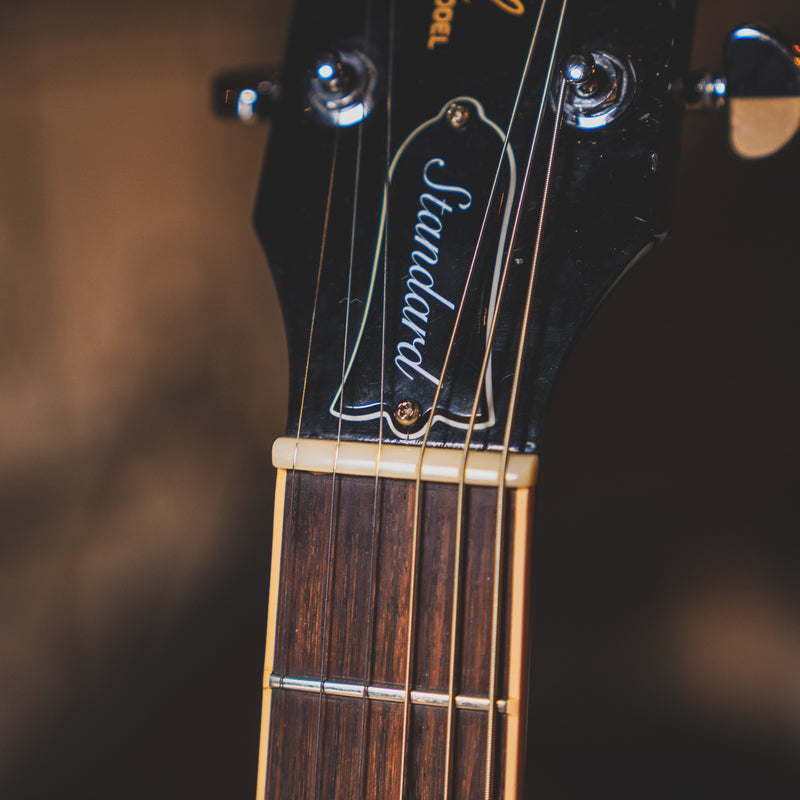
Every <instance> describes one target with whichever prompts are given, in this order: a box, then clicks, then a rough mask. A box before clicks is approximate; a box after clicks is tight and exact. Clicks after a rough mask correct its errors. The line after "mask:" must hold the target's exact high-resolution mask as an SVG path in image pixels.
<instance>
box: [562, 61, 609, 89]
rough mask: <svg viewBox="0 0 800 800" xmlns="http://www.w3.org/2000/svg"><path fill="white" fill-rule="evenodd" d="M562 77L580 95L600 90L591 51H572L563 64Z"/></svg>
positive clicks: (598, 77)
mask: <svg viewBox="0 0 800 800" xmlns="http://www.w3.org/2000/svg"><path fill="white" fill-rule="evenodd" d="M564 78H566V81H567V83H568V84H570V86H572V87H573V89H574V91H575V93H576V94H579V95H581V97H592V96H593V95H595V94H597V92H598V91H599V90H600V76H599V73H598V71H597V67H596V65H595V62H594V58H593V57H592V54H591V53H573V54H572V55H571V56H570V57H569V58H568V59H567V61H566V63H565V64H564Z"/></svg>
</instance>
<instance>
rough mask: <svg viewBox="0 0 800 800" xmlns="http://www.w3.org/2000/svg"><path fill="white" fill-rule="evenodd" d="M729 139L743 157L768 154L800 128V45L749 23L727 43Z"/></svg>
mask: <svg viewBox="0 0 800 800" xmlns="http://www.w3.org/2000/svg"><path fill="white" fill-rule="evenodd" d="M725 70H726V80H727V87H728V88H727V93H726V94H727V101H728V119H729V123H730V129H729V134H730V143H731V148H732V149H733V151H734V152H735V153H736V154H737V155H739V156H741V157H742V158H747V159H755V158H765V157H766V156H771V155H772V154H773V153H777V152H778V151H779V150H781V149H782V148H783V147H784V146H785V145H787V144H788V143H789V142H790V141H791V140H792V139H793V138H794V136H795V134H796V133H797V131H798V130H800V46H798V45H792V44H789V43H788V42H785V41H783V40H781V39H780V38H779V37H777V36H775V35H773V34H771V33H767V32H766V31H764V30H762V29H760V28H756V27H752V26H747V27H743V28H738V29H737V30H735V31H734V32H733V33H732V34H731V35H730V36H729V37H728V40H727V42H726V43H725Z"/></svg>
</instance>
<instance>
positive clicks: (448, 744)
mask: <svg viewBox="0 0 800 800" xmlns="http://www.w3.org/2000/svg"><path fill="white" fill-rule="evenodd" d="M567 2H568V0H564V2H563V4H562V7H561V16H560V17H559V21H558V27H557V30H556V34H555V40H554V44H553V50H552V52H551V54H550V62H549V64H548V67H547V73H546V76H545V82H544V86H543V89H542V96H541V100H540V102H539V110H538V114H537V117H536V123H535V126H534V130H533V136H532V137H531V144H530V147H529V149H528V160H527V163H526V165H525V171H524V173H523V179H522V185H521V187H520V192H519V196H518V200H517V204H516V210H515V213H514V221H513V224H512V228H511V235H510V237H509V242H508V245H507V250H506V254H505V258H504V261H503V270H502V275H501V278H500V284H499V287H498V292H497V299H496V302H495V307H494V313H493V314H492V318H491V320H490V323H489V331H488V334H487V337H486V349H485V351H484V355H483V359H482V363H481V369H480V374H479V376H478V380H477V385H476V389H475V394H474V397H473V402H472V410H471V413H470V419H469V425H468V426H467V433H466V436H465V440H464V447H463V452H462V456H461V464H460V467H459V473H458V498H457V502H456V534H455V554H454V557H453V591H452V603H451V605H452V613H451V619H450V657H449V670H448V688H447V731H446V737H445V772H444V776H445V777H444V800H448V798H449V796H450V771H451V769H452V763H453V744H454V742H453V740H454V730H453V728H454V715H455V693H456V686H455V684H456V664H457V656H458V633H459V616H460V594H461V592H460V578H461V561H462V556H461V550H462V546H463V537H464V502H465V494H466V470H467V458H468V456H469V448H470V445H471V443H472V435H473V433H474V430H475V424H476V421H477V416H478V406H479V404H480V400H481V394H482V386H483V382H484V380H485V379H486V372H487V370H488V368H489V362H490V360H491V354H492V346H493V343H494V337H495V331H496V327H497V321H498V319H499V318H500V309H501V305H502V302H503V297H504V295H505V289H506V285H507V281H508V275H509V272H510V267H511V260H512V256H513V252H514V246H515V244H516V241H517V235H518V233H519V224H520V220H521V218H522V213H523V211H524V207H525V198H526V197H527V193H528V183H529V180H530V177H531V173H532V168H533V159H534V155H535V153H536V150H537V144H538V141H539V133H540V130H541V125H542V120H543V119H544V114H545V109H546V108H547V105H548V99H549V95H550V84H551V82H552V78H553V75H554V73H555V64H556V55H557V52H558V45H559V40H560V37H561V29H562V25H563V20H564V14H565V12H566V8H567Z"/></svg>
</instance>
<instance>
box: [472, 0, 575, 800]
mask: <svg viewBox="0 0 800 800" xmlns="http://www.w3.org/2000/svg"><path fill="white" fill-rule="evenodd" d="M564 5H565V7H566V0H565V2H564ZM562 20H563V14H562ZM566 86H567V83H566V80H565V79H564V78H563V77H562V78H561V83H560V87H559V92H558V104H557V107H556V116H555V122H554V124H553V136H552V140H551V143H550V154H549V156H548V159H547V173H546V175H545V180H544V190H543V192H542V204H541V208H540V210H539V223H538V226H537V230H536V241H535V244H534V248H533V256H532V258H531V267H530V276H529V279H528V291H527V294H526V297H525V311H524V312H523V318H522V326H521V328H520V335H519V344H518V346H517V360H516V363H515V365H514V382H513V384H512V387H511V397H510V399H509V403H508V415H507V417H506V428H505V435H504V439H503V456H502V461H501V465H500V480H499V482H498V486H497V516H496V525H495V552H494V575H493V579H492V581H493V584H492V635H491V657H490V660H489V669H490V676H489V712H488V718H487V722H486V773H485V775H486V778H485V781H486V782H485V785H486V792H485V795H484V799H485V800H491V791H492V779H493V773H494V735H495V721H496V716H497V651H498V644H499V642H498V640H499V629H500V578H501V573H502V557H503V515H504V508H503V506H504V500H505V483H506V477H505V476H506V466H507V464H508V456H509V451H510V444H511V430H512V427H513V423H514V410H515V406H516V402H517V392H518V390H519V381H520V376H521V373H522V360H523V357H524V355H525V340H526V339H527V335H528V324H529V322H530V317H531V312H532V307H533V292H534V288H535V285H536V273H537V271H538V265H539V259H540V255H541V251H542V238H543V236H544V225H545V220H546V218H547V208H548V205H549V201H550V188H551V185H552V179H553V164H554V163H555V158H556V151H557V149H558V137H559V134H560V133H561V124H562V120H563V116H564V97H565V94H566Z"/></svg>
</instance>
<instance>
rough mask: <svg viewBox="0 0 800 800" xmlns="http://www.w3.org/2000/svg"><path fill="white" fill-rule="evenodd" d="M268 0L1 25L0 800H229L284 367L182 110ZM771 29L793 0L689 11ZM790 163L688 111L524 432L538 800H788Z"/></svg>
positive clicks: (241, 152)
mask: <svg viewBox="0 0 800 800" xmlns="http://www.w3.org/2000/svg"><path fill="white" fill-rule="evenodd" d="M288 17H289V7H288V4H287V3H286V2H285V1H284V0H267V1H266V2H262V3H256V2H253V0H232V1H229V2H227V3H221V2H210V1H208V0H206V1H205V2H198V0H195V2H191V3H190V2H187V1H186V0H162V2H158V3H156V2H152V0H143V1H140V2H138V3H132V2H131V3H123V4H109V3H102V2H99V1H98V0H73V2H71V3H63V2H57V0H28V2H26V3H21V2H10V1H9V0H5V2H3V3H2V5H0V67H1V68H0V90H1V91H2V104H0V135H1V136H2V141H3V143H4V146H3V148H2V151H0V175H1V176H2V180H1V181H0V255H1V256H2V261H0V415H1V419H0V797H3V798H6V797H8V798H41V797H46V796H51V795H53V794H57V796H59V797H61V798H100V797H102V798H139V797H143V796H147V797H151V798H183V797H193V798H198V799H200V798H203V799H204V798H221V797H225V798H239V797H242V798H249V797H252V795H253V793H254V790H255V767H256V753H257V739H258V719H259V713H260V712H259V702H260V682H261V668H262V664H261V660H262V656H263V638H264V625H265V617H266V612H265V608H266V576H267V569H268V553H269V529H270V524H271V501H272V481H273V475H272V472H271V468H270V464H269V448H270V445H271V441H272V439H273V438H274V437H275V436H277V435H279V434H280V433H281V432H282V426H283V418H284V409H285V399H284V387H285V375H286V356H285V353H284V342H283V335H282V332H281V322H280V315H279V311H278V307H277V303H276V300H275V297H274V292H273V288H272V284H271V281H270V278H269V276H268V271H267V268H266V265H265V263H264V261H263V257H262V255H261V252H260V249H259V247H258V246H257V243H256V241H255V237H254V235H253V233H252V230H251V225H250V218H251V213H252V211H251V207H252V200H253V197H254V193H255V189H256V185H257V179H258V172H259V168H260V161H261V157H262V155H263V149H264V143H265V141H266V136H267V132H268V128H264V127H261V128H247V129H245V128H242V127H237V126H232V125H228V124H224V123H220V122H217V121H215V120H213V119H212V118H211V116H210V113H209V111H208V83H209V80H210V78H211V77H212V76H213V75H214V74H215V72H217V71H219V70H220V69H222V68H226V67H229V66H236V65H239V64H249V63H253V62H261V61H265V60H266V61H279V59H280V54H281V51H282V47H283V40H284V35H285V30H286V25H287V22H288ZM745 21H747V22H750V21H759V22H763V23H764V24H767V25H770V26H772V27H774V28H777V29H782V30H784V31H785V32H786V33H788V34H791V35H794V36H795V37H796V38H797V39H800V7H798V4H797V3H796V0H761V2H760V3H759V4H758V5H756V3H755V0H749V1H748V2H745V0H700V18H699V27H698V31H697V38H696V48H695V58H694V61H695V64H696V66H698V67H700V66H703V67H709V68H719V67H720V61H721V43H722V39H723V37H724V35H725V34H726V33H727V31H728V30H729V29H730V28H732V27H733V26H734V25H735V24H739V23H741V22H745ZM799 187H800V143H798V142H795V143H794V145H793V147H792V148H791V149H790V150H789V151H787V152H785V153H784V154H782V155H780V156H778V157H776V158H775V159H773V160H771V161H769V162H763V163H756V164H743V163H740V162H738V161H736V160H735V159H734V158H733V157H732V156H730V155H729V154H728V153H727V151H726V149H725V145H724V122H723V120H722V119H721V118H713V117H709V118H699V117H694V118H689V119H688V120H687V124H686V136H685V151H684V159H683V165H682V171H681V174H680V176H679V181H678V186H677V196H676V211H675V219H674V223H673V231H672V236H671V238H670V239H669V240H668V241H667V243H666V244H665V245H664V246H663V247H662V248H661V249H660V250H659V251H658V252H657V253H656V254H655V255H653V256H651V257H650V258H649V259H648V260H647V261H646V262H645V263H644V264H643V265H642V266H641V267H639V268H638V269H637V270H636V271H635V272H634V273H633V274H632V275H631V276H630V277H629V278H628V279H627V281H626V282H625V283H624V284H623V286H622V287H621V288H620V289H619V290H618V291H617V292H616V293H615V294H614V296H613V297H612V298H611V299H610V300H609V301H608V303H607V304H606V306H605V307H604V309H603V310H602V311H601V312H600V314H599V315H598V317H597V318H596V319H595V321H594V322H593V323H592V326H591V327H590V330H589V331H588V332H587V334H586V336H585V338H584V339H583V341H582V342H581V344H580V345H579V346H578V348H577V349H576V351H575V353H574V357H573V359H572V361H571V363H570V364H569V366H568V368H567V370H566V371H565V373H564V376H563V379H562V381H561V384H560V386H559V389H558V391H557V394H556V397H555V400H554V403H553V409H552V412H551V418H550V423H549V427H548V430H547V433H546V441H545V443H544V455H545V460H544V467H543V474H542V482H541V485H540V491H539V503H540V505H539V518H538V521H537V545H536V584H535V590H534V591H535V597H536V609H537V611H536V620H535V622H536V631H535V642H536V652H535V687H536V688H535V700H534V709H535V716H534V722H533V736H532V741H533V747H532V756H531V758H532V767H533V770H534V776H535V785H536V786H537V787H538V788H539V789H540V792H539V796H541V797H546V798H548V800H550V798H561V797H606V796H612V795H613V796H615V797H631V798H634V797H637V798H638V797H649V798H653V797H665V798H666V797H675V796H681V797H683V798H693V797H698V798H699V797H703V798H708V797H722V796H743V797H770V798H776V797H794V798H796V797H797V796H800V624H799V623H800V592H799V591H798V585H799V584H800V581H798V576H800V552H799V551H800V537H798V531H799V530H800V525H799V524H798V522H799V521H800V509H799V508H798V492H797V483H798V477H800V470H798V466H797V452H798V445H800V421H798V408H800V380H799V379H798V372H799V371H798V365H797V357H796V352H797V348H798V344H800V325H798V315H797V311H796V303H797V300H796V298H797V296H798V289H800V276H799V275H798V271H799V268H800V259H798V256H797V248H796V244H795V236H796V234H797V229H798V222H800V215H799V214H798V211H800V203H798V188H799Z"/></svg>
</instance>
